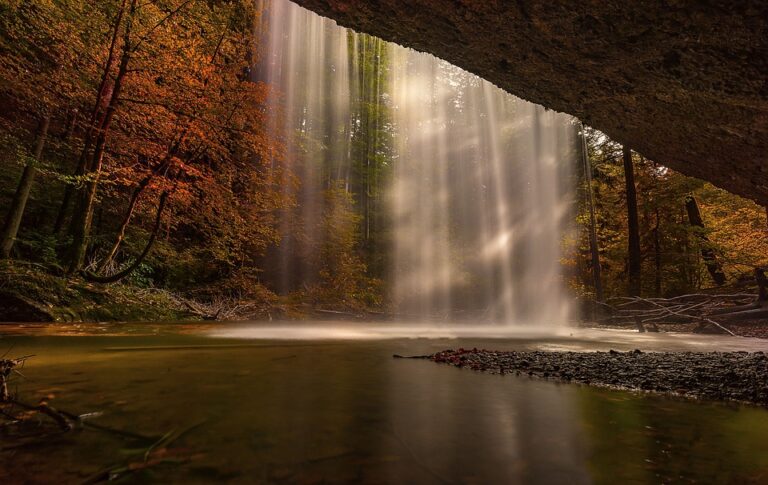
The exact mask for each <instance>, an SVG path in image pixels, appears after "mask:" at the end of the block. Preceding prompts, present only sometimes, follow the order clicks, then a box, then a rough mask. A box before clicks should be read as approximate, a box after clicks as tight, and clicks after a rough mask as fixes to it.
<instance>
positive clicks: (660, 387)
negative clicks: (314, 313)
mask: <svg viewBox="0 0 768 485" xmlns="http://www.w3.org/2000/svg"><path fill="white" fill-rule="evenodd" d="M428 358H429V359H430V360H432V361H433V362H437V363H443V364H450V365H453V366H456V367H461V368H468V369H472V370H476V371H482V372H488V373H492V374H513V375H516V376H529V377H535V378H542V379H548V380H555V381H559V382H568V383H579V384H587V385H591V386H599V387H608V388H613V389H626V390H632V391H643V392H655V393H662V394H673V395H680V396H686V397H694V398H702V399H709V400H717V401H739V402H747V403H752V404H757V405H760V406H764V407H768V356H766V355H765V354H764V353H763V352H751V353H750V352H642V351H640V350H634V351H630V352H617V351H614V350H611V351H609V352H545V351H534V352H497V351H492V350H478V349H472V350H465V349H461V348H460V349H455V350H444V351H442V352H438V353H435V354H432V355H430V356H428Z"/></svg>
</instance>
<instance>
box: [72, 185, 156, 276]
mask: <svg viewBox="0 0 768 485" xmlns="http://www.w3.org/2000/svg"><path fill="white" fill-rule="evenodd" d="M167 200H168V191H165V192H163V193H162V194H161V195H160V203H159V204H158V206H157V215H156V216H155V225H154V227H153V228H152V234H150V236H149V240H148V241H147V244H146V245H145V246H144V250H143V251H142V252H141V254H140V255H139V256H138V257H137V258H136V260H135V261H134V262H133V263H131V264H130V265H129V266H128V267H127V268H125V269H123V270H121V271H118V272H117V273H115V274H113V275H112V276H98V275H96V274H93V273H84V276H85V278H86V279H87V280H89V281H93V282H96V283H116V282H118V281H120V280H122V279H123V278H126V277H128V276H130V274H131V273H133V272H134V271H135V270H136V268H138V267H139V266H140V265H141V263H143V262H144V259H146V257H147V255H148V254H149V252H150V251H151V250H152V246H153V245H154V244H155V240H156V239H157V233H158V232H159V231H160V226H161V225H162V220H163V211H164V210H165V205H166V202H167Z"/></svg>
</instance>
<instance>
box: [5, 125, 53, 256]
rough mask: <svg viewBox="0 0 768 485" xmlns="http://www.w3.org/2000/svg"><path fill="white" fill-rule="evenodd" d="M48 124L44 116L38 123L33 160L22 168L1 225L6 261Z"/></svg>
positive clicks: (46, 133) (22, 211)
mask: <svg viewBox="0 0 768 485" xmlns="http://www.w3.org/2000/svg"><path fill="white" fill-rule="evenodd" d="M50 124H51V117H50V116H45V117H44V118H43V119H42V121H41V122H40V126H39V128H38V130H37V143H36V145H35V152H34V160H33V161H31V162H30V163H27V165H26V166H25V167H24V172H23V173H22V174H21V180H19V186H18V188H17V189H16V193H15V194H14V196H13V200H12V201H11V207H10V209H9V211H8V215H7V216H6V219H5V224H4V225H3V232H2V235H0V257H2V258H5V259H7V258H10V257H11V250H12V249H13V245H14V243H15V242H16V236H17V234H18V233H19V226H21V219H22V218H23V217H24V210H25V209H26V207H27V201H28V200H29V193H30V191H31V190H32V184H33V183H34V181H35V175H36V174H37V167H36V166H35V164H36V163H37V162H39V161H40V160H41V158H42V155H43V148H44V147H45V140H46V138H47V137H48V127H49V126H50Z"/></svg>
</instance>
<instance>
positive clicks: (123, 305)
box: [0, 261, 188, 322]
mask: <svg viewBox="0 0 768 485" xmlns="http://www.w3.org/2000/svg"><path fill="white" fill-rule="evenodd" d="M0 294H2V295H5V296H6V299H9V300H10V299H12V300H13V301H14V302H16V306H17V308H18V306H19V305H20V303H19V302H23V303H24V305H22V306H26V307H27V311H28V312H29V314H30V319H32V314H33V313H34V314H35V315H38V318H36V319H39V318H40V317H39V315H41V314H44V315H47V317H49V318H46V317H43V318H45V319H50V320H51V321H56V322H74V321H84V322H104V321H175V320H183V319H184V318H187V317H188V315H186V314H185V312H184V311H183V310H182V309H180V308H179V307H178V304H177V303H176V302H175V301H174V300H173V299H172V298H171V296H170V295H169V294H168V293H167V292H164V291H160V290H152V289H146V288H138V287H135V286H130V285H124V284H114V285H99V284H93V283H89V282H86V281H84V280H83V279H80V278H67V277H63V276H56V275H54V274H51V273H50V272H48V271H47V270H46V268H44V267H42V266H39V265H35V264H29V263H19V262H10V261H5V262H0ZM6 311H7V309H6V308H3V306H2V305H1V304H0V321H3V320H19V319H23V309H22V311H21V312H22V316H21V317H19V316H15V317H13V318H11V317H10V316H9V315H8V314H5V313H6ZM17 313H18V312H17Z"/></svg>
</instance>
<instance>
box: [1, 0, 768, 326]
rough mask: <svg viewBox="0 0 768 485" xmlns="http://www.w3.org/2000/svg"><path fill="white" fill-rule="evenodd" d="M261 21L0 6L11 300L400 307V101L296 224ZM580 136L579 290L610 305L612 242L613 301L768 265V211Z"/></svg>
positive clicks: (294, 189)
mask: <svg viewBox="0 0 768 485" xmlns="http://www.w3.org/2000/svg"><path fill="white" fill-rule="evenodd" d="M258 18H259V12H258V11H257V10H256V8H255V7H254V4H253V2H250V1H248V0H207V1H202V0H200V1H195V0H186V1H181V0H164V1H151V2H143V1H138V0H107V1H100V2H92V1H86V0H41V1H35V2H26V1H21V0H0V100H1V101H2V105H3V107H4V109H3V110H2V112H1V113H0V158H1V159H2V166H3V170H2V171H1V172H0V208H1V209H2V217H3V218H4V219H3V221H4V222H3V229H2V235H1V239H2V240H1V241H0V242H1V244H2V248H1V249H2V258H3V259H5V260H6V261H5V262H4V263H3V266H2V270H0V271H2V277H3V280H2V284H3V286H2V291H3V292H4V294H6V298H7V297H8V296H7V295H11V294H15V295H16V297H24V296H25V295H26V296H27V297H30V296H31V297H33V298H35V299H37V300H39V301H43V302H48V303H49V304H52V305H62V306H64V305H71V304H73V300H75V299H76V297H74V296H72V295H71V294H69V293H67V292H71V291H72V290H73V289H77V291H80V292H81V293H83V294H84V293H89V292H90V293H94V292H95V294H98V295H104V294H105V292H107V293H108V294H109V295H111V296H110V297H115V295H121V296H122V297H125V299H122V300H119V299H118V300H116V301H120V302H121V303H120V304H124V303H125V301H128V300H130V301H141V302H143V303H147V302H149V303H150V304H151V306H154V307H155V308H157V307H163V306H167V307H169V308H172V309H174V310H173V311H169V312H168V313H161V314H159V316H162V317H167V318H172V317H175V316H179V315H182V314H185V313H186V314H190V313H191V314H192V315H193V316H197V317H200V316H202V317H206V318H226V317H232V318H234V317H237V316H245V315H247V316H253V315H257V316H265V315H270V316H271V315H272V314H273V313H275V312H282V313H283V314H285V315H289V316H292V315H298V314H300V313H301V312H302V311H303V310H302V308H305V307H306V306H309V307H316V308H325V309H334V310H341V311H355V312H360V311H363V310H378V311H382V310H387V308H388V290H387V277H388V274H387V267H388V266H387V260H386V258H387V256H386V254H387V247H388V244H389V235H388V225H387V224H388V222H387V220H386V216H385V211H384V209H383V200H384V194H383V190H384V189H383V187H385V184H386V183H387V179H388V177H389V170H391V167H392V165H393V160H392V159H391V158H392V155H391V153H390V151H389V148H388V147H389V145H390V144H391V143H392V131H391V129H390V128H391V121H390V120H389V117H388V113H387V110H386V109H384V108H382V106H383V105H384V104H385V103H382V101H381V99H380V97H381V96H384V95H386V93H383V92H380V91H379V90H363V92H361V93H358V95H357V99H358V100H359V105H358V107H357V109H356V110H355V112H354V113H353V116H355V117H357V122H355V123H353V124H352V126H356V127H358V128H357V130H356V131H355V132H354V133H352V134H350V136H351V139H352V140H353V148H354V149H353V153H352V155H351V158H352V162H353V165H352V166H353V168H354V169H353V170H352V173H350V174H347V175H346V176H345V177H344V180H345V183H343V184H342V183H337V182H338V180H337V179H336V178H334V177H331V176H328V177H327V179H328V182H327V184H326V186H325V191H324V192H323V194H322V197H323V198H325V199H326V201H327V203H326V204H324V210H323V213H322V214H318V217H317V218H316V219H314V220H312V221H307V220H302V221H300V222H297V223H296V224H294V225H291V226H290V227H289V229H287V230H286V227H285V225H282V226H281V224H280V223H279V221H280V220H286V217H285V214H289V213H291V212H296V211H299V210H300V208H301V206H302V201H303V199H304V198H305V197H309V196H310V195H307V193H306V190H303V189H302V187H305V186H306V184H304V182H306V181H305V180H302V177H301V174H300V173H299V172H298V171H296V170H294V171H292V170H291V169H290V168H289V167H293V168H294V169H295V167H297V166H299V165H296V164H288V163H285V162H286V160H287V158H289V157H291V156H292V155H291V154H289V153H286V150H285V147H284V140H281V139H279V138H278V137H276V136H274V134H272V132H271V131H270V130H269V129H267V128H268V122H269V120H268V119H267V118H268V116H269V115H271V116H277V115H279V114H276V113H275V112H274V110H269V109H267V108H268V107H267V99H268V96H269V95H270V92H271V90H274V89H275V88H274V86H270V85H269V84H267V83H264V82H262V81H261V80H260V76H259V73H258V72H257V71H258V70H257V69H254V66H255V65H257V62H258V58H259V55H260V53H259V36H258V33H257V29H254V25H255V24H254V23H255V22H258ZM367 39H368V40H367V41H366V42H370V45H367V46H364V47H366V48H361V49H356V50H355V51H354V52H356V53H358V54H357V55H359V56H360V58H359V59H358V63H359V65H361V66H362V69H361V76H362V79H364V81H365V82H370V83H377V82H380V79H381V78H382V77H384V76H386V75H387V72H386V62H387V61H386V59H385V58H382V54H381V52H382V51H377V50H376V44H377V42H379V41H377V40H375V39H373V38H367ZM382 66H383V67H382ZM371 93H375V95H374V96H373V97H372V96H371ZM582 135H583V137H584V142H585V143H584V146H585V147H586V153H587V154H588V159H587V164H585V165H583V166H579V167H574V170H575V171H576V172H577V173H580V187H581V189H582V190H580V191H579V197H578V211H577V213H575V214H576V218H575V220H574V221H573V223H574V228H575V229H576V230H575V231H574V232H573V233H571V234H569V235H567V236H566V237H565V238H564V240H563V245H564V247H565V248H566V252H567V254H568V257H566V258H565V259H564V260H563V265H564V267H565V268H566V273H567V275H568V277H569V282H570V283H571V286H572V287H573V289H574V290H575V293H576V294H577V295H578V296H579V297H580V298H584V299H591V298H595V297H596V296H597V294H598V291H597V290H596V288H595V278H594V274H595V269H596V265H595V259H594V257H593V255H592V254H593V250H596V251H597V253H598V254H599V263H600V264H599V267H600V278H599V280H600V286H601V289H600V292H602V295H600V296H601V297H602V298H608V297H611V296H619V295H645V296H665V297H670V296H675V295H680V294H685V293H692V292H698V291H700V290H706V291H711V290H713V289H714V290H715V291H721V290H720V289H721V288H729V287H733V286H737V285H739V284H740V282H743V281H747V280H749V279H750V278H751V275H752V274H753V270H754V268H755V267H760V266H763V265H766V263H768V261H767V259H768V233H767V229H768V221H767V220H766V211H765V209H764V208H762V207H759V206H757V205H756V204H754V203H752V202H750V201H747V200H744V199H741V198H739V197H736V196H733V195H731V194H728V193H726V192H724V191H722V190H719V189H717V188H715V187H713V186H711V185H709V184H706V183H704V182H701V181H698V180H695V179H691V178H688V177H685V176H683V175H680V174H678V173H674V172H673V171H671V170H668V169H666V168H665V167H663V166H661V165H659V164H657V163H654V162H653V161H651V160H647V159H644V158H643V157H641V156H640V155H638V154H636V153H634V152H632V151H631V150H629V149H625V148H624V147H622V146H621V145H619V144H617V143H614V142H613V141H611V140H609V139H607V138H606V137H605V136H604V135H602V134H601V133H600V132H597V131H594V130H591V129H586V130H584V132H583V133H582ZM299 136H300V134H299ZM303 141H304V143H324V142H326V141H327V140H311V139H306V140H303ZM577 148H578V149H579V150H581V148H580V147H577ZM576 158H579V157H576ZM302 163H313V161H311V160H303V161H302ZM318 163H320V161H318ZM323 163H326V170H327V173H331V172H332V171H333V160H328V161H324V162H323ZM588 179H591V183H590V182H587V180H588ZM303 184H304V185H303ZM588 184H589V185H588ZM287 187H290V189H289V190H287V189H286V188H287ZM590 188H591V189H590ZM590 199H591V200H592V201H593V203H592V204H590ZM590 209H592V210H590ZM592 215H594V217H592ZM297 220H298V219H297ZM310 223H311V224H313V225H315V226H318V227H319V229H317V228H315V230H310V229H309V228H308V227H307V225H308V224H310ZM591 231H594V235H595V238H594V241H593V243H592V244H590V233H591ZM318 233H322V234H323V237H322V239H321V240H313V239H312V234H318ZM287 247H288V248H291V249H290V250H286V249H285V248H287ZM281 248H282V249H281ZM286 251H288V252H290V256H289V257H291V258H294V259H302V260H303V262H304V263H305V264H303V267H309V268H311V269H310V271H311V275H309V276H308V277H305V278H303V282H302V283H299V282H295V281H294V282H290V283H289V284H285V277H284V275H280V274H279V270H280V268H281V267H282V268H285V267H286V266H285V265H283V266H280V265H279V264H276V261H277V260H278V259H279V258H281V257H286V256H285V254H286ZM287 267H290V265H288V266H287ZM54 291H58V292H59V293H61V294H60V295H58V296H57V297H56V298H54V297H53V296H51V295H48V294H46V292H54ZM110 292H111V293H110ZM65 293H67V295H69V296H67V295H64V294H65ZM90 293H89V294H90ZM57 298H58V299H57ZM84 298H92V297H90V296H87V297H84ZM105 298H106V297H105ZM126 299H127V300H126ZM87 306H88V305H87V304H84V305H83V308H85V307H87ZM151 315H152V316H154V317H158V314H151ZM144 316H145V315H142V314H141V313H138V314H125V313H119V312H118V313H117V314H109V313H106V314H99V313H96V314H93V313H88V312H83V311H80V313H78V312H74V314H73V315H72V318H111V317H113V318H127V317H131V318H142V317H144ZM57 318H66V316H61V315H60V314H57Z"/></svg>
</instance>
